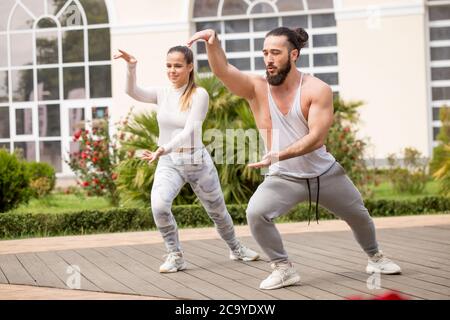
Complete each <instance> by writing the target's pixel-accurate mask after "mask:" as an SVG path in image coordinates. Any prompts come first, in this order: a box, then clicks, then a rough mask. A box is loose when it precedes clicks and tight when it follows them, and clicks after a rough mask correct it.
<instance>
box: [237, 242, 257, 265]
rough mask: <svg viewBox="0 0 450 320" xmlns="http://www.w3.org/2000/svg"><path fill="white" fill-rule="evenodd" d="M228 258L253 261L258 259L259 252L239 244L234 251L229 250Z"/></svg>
mask: <svg viewBox="0 0 450 320" xmlns="http://www.w3.org/2000/svg"><path fill="white" fill-rule="evenodd" d="M230 259H231V260H242V261H255V260H258V259H259V253H258V252H255V251H253V250H252V249H249V248H247V247H245V246H243V245H240V246H239V249H237V250H235V251H230Z"/></svg>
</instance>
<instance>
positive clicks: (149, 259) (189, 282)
mask: <svg viewBox="0 0 450 320" xmlns="http://www.w3.org/2000/svg"><path fill="white" fill-rule="evenodd" d="M137 247H139V246H127V247H126V248H127V255H131V256H132V257H133V259H135V260H137V261H139V262H141V263H142V264H144V265H155V264H157V265H159V264H161V263H162V259H160V258H159V259H158V258H155V257H154V256H152V255H151V254H149V252H147V251H148V250H147V251H145V249H144V250H138V248H137ZM117 249H118V250H120V251H122V252H123V250H124V247H118V248H117ZM164 276H165V277H168V278H170V279H172V280H173V281H176V282H178V283H182V284H183V285H185V286H187V287H189V288H191V289H192V290H195V291H197V292H198V293H200V294H202V295H203V296H205V297H207V298H208V299H224V300H230V299H239V296H237V295H235V294H233V293H231V292H228V291H225V290H223V289H221V288H218V287H217V286H215V285H214V284H211V283H209V282H208V281H204V280H203V279H198V278H196V277H194V276H192V275H190V274H189V273H187V272H184V271H183V272H175V273H169V274H164Z"/></svg>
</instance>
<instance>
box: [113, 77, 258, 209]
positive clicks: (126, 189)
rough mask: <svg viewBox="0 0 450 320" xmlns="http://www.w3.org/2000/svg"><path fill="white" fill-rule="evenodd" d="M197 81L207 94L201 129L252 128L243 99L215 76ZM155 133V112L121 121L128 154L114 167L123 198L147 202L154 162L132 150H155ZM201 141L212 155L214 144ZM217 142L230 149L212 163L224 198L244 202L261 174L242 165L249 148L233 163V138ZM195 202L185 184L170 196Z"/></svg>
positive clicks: (252, 120) (250, 118) (156, 130)
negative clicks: (224, 157)
mask: <svg viewBox="0 0 450 320" xmlns="http://www.w3.org/2000/svg"><path fill="white" fill-rule="evenodd" d="M197 84H198V85H199V86H201V87H203V88H205V89H206V91H207V92H208V93H209V96H210V105H209V112H208V114H207V116H206V119H205V121H204V123H203V132H205V131H207V130H209V129H216V130H219V131H220V132H223V133H224V135H223V136H225V132H226V130H227V129H243V130H248V129H254V130H256V125H255V122H254V119H253V115H252V113H251V111H250V109H249V107H248V105H247V103H246V102H245V100H244V99H242V98H239V97H237V96H235V95H233V94H231V93H230V92H229V91H228V90H227V89H226V88H225V87H224V86H223V84H222V83H221V82H220V81H219V80H218V79H217V78H216V77H215V76H210V77H202V78H198V79H197ZM158 134H159V130H158V123H157V120H156V115H155V114H150V113H141V114H138V115H134V116H131V115H129V116H128V117H127V120H125V121H124V123H123V124H122V127H121V128H120V132H119V138H120V139H119V140H120V142H121V146H122V148H123V149H124V150H125V151H126V152H127V153H128V158H127V159H126V160H124V161H123V162H122V163H120V165H119V166H118V168H117V171H118V180H117V182H118V186H119V191H120V192H121V198H122V199H123V200H125V201H131V202H136V201H137V202H140V204H146V205H148V204H149V192H150V190H151V187H152V184H153V178H154V172H155V168H156V165H155V164H151V165H148V164H147V163H146V162H145V161H142V160H140V159H137V158H135V157H134V154H135V152H136V151H137V150H140V149H146V150H155V149H156V148H157V137H158ZM204 143H205V145H206V146H207V148H208V149H209V151H210V152H211V155H212V156H213V159H214V158H215V156H216V154H215V153H216V152H217V151H218V150H217V148H216V149H212V148H211V144H210V141H209V140H208V141H206V140H205V141H204ZM219 143H220V144H221V146H222V149H223V150H226V149H227V148H230V147H231V150H233V154H232V159H231V160H232V161H230V159H228V161H227V163H228V164H227V163H217V164H216V167H217V170H218V174H219V179H220V182H221V185H222V191H223V194H224V198H225V202H226V203H228V204H230V203H246V202H247V201H248V200H249V199H250V197H251V195H252V194H253V192H254V191H255V190H256V187H257V186H258V185H259V183H260V182H261V181H262V176H260V175H259V173H258V171H255V170H251V169H249V168H247V167H246V165H245V163H248V162H249V156H250V155H249V152H245V158H244V159H245V161H244V163H242V164H236V162H237V161H236V160H237V157H238V155H237V153H238V152H239V150H237V141H235V139H232V140H231V139H227V140H225V141H220V142H219ZM245 150H249V141H247V140H246V141H245ZM230 162H231V163H230ZM198 202H199V200H198V199H197V197H196V196H195V195H194V193H193V192H192V190H191V188H190V187H189V186H187V185H186V186H184V187H183V188H182V190H181V191H180V194H179V196H178V197H177V198H176V199H175V200H174V204H190V203H198Z"/></svg>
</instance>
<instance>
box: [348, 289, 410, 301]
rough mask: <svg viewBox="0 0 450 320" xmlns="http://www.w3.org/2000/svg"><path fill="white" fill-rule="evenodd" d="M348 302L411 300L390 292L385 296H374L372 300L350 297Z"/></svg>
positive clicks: (384, 294)
mask: <svg viewBox="0 0 450 320" xmlns="http://www.w3.org/2000/svg"><path fill="white" fill-rule="evenodd" d="M347 300H409V299H408V298H406V297H404V296H402V295H400V294H399V293H397V292H395V291H388V292H385V293H383V294H380V295H377V296H374V297H373V298H371V299H365V298H364V297H362V296H351V297H348V298H347Z"/></svg>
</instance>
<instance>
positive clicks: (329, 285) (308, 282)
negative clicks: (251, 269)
mask: <svg viewBox="0 0 450 320" xmlns="http://www.w3.org/2000/svg"><path fill="white" fill-rule="evenodd" d="M195 244H196V245H203V246H211V247H212V248H210V249H211V250H213V251H211V252H212V253H213V252H215V253H217V254H219V255H223V254H224V253H225V252H224V251H222V250H221V249H218V248H214V247H213V245H212V244H210V243H209V242H208V243H205V242H200V241H197V242H195ZM262 268H264V269H263V270H267V269H268V268H267V263H264V265H263V266H262ZM301 271H302V272H301V277H302V280H301V285H300V289H299V290H296V292H299V293H301V294H305V295H307V296H308V297H309V298H312V299H320V297H322V296H328V293H331V294H332V295H333V296H334V298H336V296H339V297H340V298H343V297H348V296H352V295H362V294H365V295H369V296H370V295H372V294H373V292H371V291H368V290H366V289H365V288H361V286H359V287H358V288H357V289H355V286H353V287H350V286H343V285H342V283H341V280H342V279H340V277H338V276H336V275H335V274H332V273H329V272H322V271H320V270H316V269H313V268H308V267H304V266H302V270H301ZM269 272H270V270H268V271H265V272H264V277H260V279H259V281H261V280H262V279H264V278H265V277H267V276H268V275H269ZM324 279H326V280H325V281H324ZM364 284H365V283H364ZM309 287H314V288H315V289H309ZM290 288H291V287H289V288H288V289H290ZM316 289H319V290H323V291H326V292H327V293H325V294H324V295H323V294H318V291H317V290H316ZM310 290H312V291H311V292H310Z"/></svg>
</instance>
